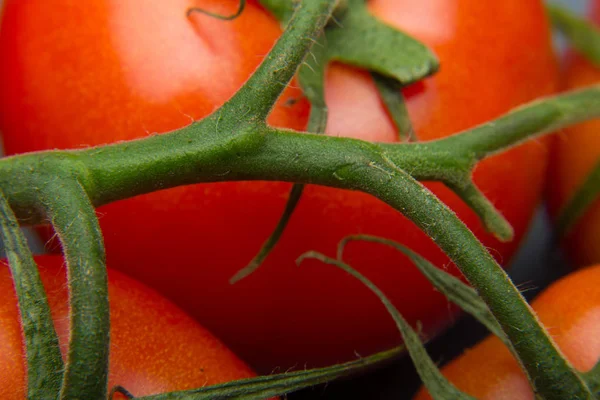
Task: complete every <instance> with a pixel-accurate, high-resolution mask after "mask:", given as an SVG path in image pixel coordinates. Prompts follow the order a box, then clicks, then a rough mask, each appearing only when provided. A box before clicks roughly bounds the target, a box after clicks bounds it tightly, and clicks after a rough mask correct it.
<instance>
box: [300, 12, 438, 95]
mask: <svg viewBox="0 0 600 400" xmlns="http://www.w3.org/2000/svg"><path fill="white" fill-rule="evenodd" d="M331 61H340V62H342V63H345V64H350V65H353V66H355V67H359V68H363V69H366V70H369V71H371V72H375V73H377V74H379V75H382V76H385V77H388V78H392V79H394V80H395V81H397V82H398V83H399V84H400V85H402V86H404V85H408V84H410V83H413V82H416V81H418V80H420V79H423V78H425V77H427V76H429V75H431V74H433V73H435V72H436V71H437V70H438V68H439V61H438V59H437V57H436V56H435V55H434V54H433V52H432V51H431V50H429V48H427V47H426V46H425V45H424V44H422V43H421V42H419V41H417V40H415V39H413V38H412V37H410V36H408V35H407V34H405V33H403V32H401V31H399V30H397V29H395V28H393V27H391V26H389V25H386V24H384V23H383V22H381V21H380V20H379V19H377V18H375V17H374V16H373V15H372V14H371V13H370V12H369V10H368V9H367V6H366V4H365V2H364V0H348V2H347V4H346V6H345V7H344V8H343V11H340V12H337V13H336V15H335V18H332V21H330V23H329V24H328V25H327V27H326V29H325V33H324V35H323V36H321V37H320V38H319V40H317V43H315V45H314V46H313V47H312V49H311V54H309V56H308V57H307V58H306V60H305V62H304V64H303V65H302V66H301V67H300V70H299V72H298V78H299V81H300V85H301V86H302V89H303V90H304V93H305V95H306V96H307V97H308V99H309V100H310V102H311V104H312V105H313V106H324V105H325V100H324V89H323V85H324V79H325V71H326V68H327V65H328V63H329V62H331Z"/></svg>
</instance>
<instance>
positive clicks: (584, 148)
mask: <svg viewBox="0 0 600 400" xmlns="http://www.w3.org/2000/svg"><path fill="white" fill-rule="evenodd" d="M593 4H594V6H595V7H594V8H593V11H592V19H593V21H594V22H595V23H597V24H600V1H596V2H595V3H593ZM564 80H565V81H564V85H565V88H567V89H574V88H577V87H583V86H588V85H591V84H594V83H598V82H599V81H600V69H598V68H597V67H594V66H593V65H592V64H591V63H590V62H589V61H587V60H586V59H585V58H584V57H583V56H581V55H578V54H575V53H572V54H569V56H568V60H567V66H566V69H565V73H564ZM599 129H600V120H593V121H588V122H585V123H582V124H579V125H576V126H573V127H569V128H568V129H565V130H564V131H563V132H561V133H560V134H558V135H557V138H556V141H555V142H554V148H553V151H552V152H551V154H552V162H551V163H550V166H551V167H550V170H549V171H550V178H549V183H550V185H549V201H548V203H549V206H550V210H551V212H552V213H553V214H555V215H558V213H559V212H560V210H561V207H563V206H564V205H565V204H566V203H567V201H569V200H570V199H571V196H573V195H574V194H575V193H576V191H577V190H578V188H579V186H580V185H581V184H582V183H583V182H584V181H585V179H586V177H587V176H588V175H589V173H590V172H591V171H592V170H593V168H594V166H595V164H596V163H597V162H598V160H599V159H600V143H599V142H598V130H599ZM599 241H600V201H598V200H596V201H595V202H594V203H593V204H592V206H591V207H590V208H588V210H587V211H586V212H585V214H584V215H583V216H581V218H580V219H579V221H578V222H577V223H576V224H575V225H574V226H573V228H572V229H571V231H570V232H569V233H568V234H567V236H566V237H565V245H566V247H567V250H568V252H569V255H570V256H571V258H572V259H573V261H574V262H575V263H576V264H577V265H589V264H592V263H597V262H600V249H598V246H597V244H598V243H599Z"/></svg>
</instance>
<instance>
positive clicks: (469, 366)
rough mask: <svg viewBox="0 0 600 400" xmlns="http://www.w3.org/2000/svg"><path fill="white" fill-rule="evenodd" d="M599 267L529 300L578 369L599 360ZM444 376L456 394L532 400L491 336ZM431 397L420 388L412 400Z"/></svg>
mask: <svg viewBox="0 0 600 400" xmlns="http://www.w3.org/2000/svg"><path fill="white" fill-rule="evenodd" d="M599 284H600V265H595V266H593V267H590V268H587V269H585V270H581V271H578V272H575V273H573V274H570V275H568V276H566V277H564V278H562V279H560V280H559V281H557V282H554V283H553V284H552V285H551V286H550V287H548V288H547V289H546V290H545V291H544V292H543V293H541V294H540V295H539V296H538V297H537V298H536V299H535V300H534V301H533V302H532V307H533V309H534V310H535V311H536V313H537V315H538V317H539V319H540V321H541V322H542V323H543V324H544V325H545V326H546V327H548V330H549V332H550V334H551V335H552V337H553V338H554V340H555V342H556V344H557V345H558V347H559V348H560V350H561V351H562V352H563V354H564V355H565V357H566V358H567V359H568V360H569V361H570V362H571V363H572V364H573V366H574V367H575V368H576V369H578V370H580V371H589V370H590V369H591V368H592V367H593V366H594V365H595V364H596V363H597V362H598V360H599V359H600V290H598V287H599V286H598V285H599ZM442 372H443V373H444V375H445V376H446V377H447V378H448V379H449V380H450V381H451V382H452V383H454V384H455V385H456V386H457V387H458V388H459V389H460V390H462V391H464V392H466V393H468V394H470V395H471V396H474V397H475V398H477V399H485V400H529V399H531V400H533V398H534V397H533V391H532V390H531V387H530V385H529V382H528V381H527V378H526V377H525V374H524V373H523V372H522V370H521V369H520V367H519V365H518V363H517V361H516V360H515V359H514V358H513V356H512V354H511V353H510V352H509V350H508V349H507V348H506V346H504V344H503V343H502V342H501V341H500V340H499V339H498V338H497V337H496V336H490V337H488V338H486V339H485V340H483V341H482V342H481V343H479V344H477V345H476V346H474V347H473V348H471V349H470V350H467V351H466V352H465V353H464V354H463V355H462V356H460V357H458V358H457V359H455V360H453V361H451V362H450V363H449V364H448V365H446V366H445V367H444V368H443V369H442ZM430 398H431V397H430V396H429V395H428V394H426V393H425V390H424V389H421V391H420V392H419V393H418V394H417V396H416V397H415V400H425V399H430Z"/></svg>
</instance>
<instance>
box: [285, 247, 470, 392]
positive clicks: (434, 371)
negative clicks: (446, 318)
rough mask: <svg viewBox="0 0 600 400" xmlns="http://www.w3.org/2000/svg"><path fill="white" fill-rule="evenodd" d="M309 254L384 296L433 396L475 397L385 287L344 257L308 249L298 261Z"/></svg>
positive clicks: (382, 297) (377, 294)
mask: <svg viewBox="0 0 600 400" xmlns="http://www.w3.org/2000/svg"><path fill="white" fill-rule="evenodd" d="M307 258H314V259H316V260H319V261H321V262H323V263H325V264H328V265H333V266H335V267H338V268H340V269H342V270H344V271H346V272H347V273H348V274H350V275H352V276H353V277H354V278H356V279H357V280H359V281H360V282H361V283H362V284H363V285H365V286H366V287H367V288H369V290H371V291H372V292H373V293H374V294H375V295H376V296H377V297H378V298H379V300H381V302H382V303H383V305H384V306H385V308H386V309H387V311H388V312H389V314H390V315H391V316H392V318H393V319H394V322H395V323H396V327H397V328H398V331H400V333H401V335H402V339H403V340H404V345H405V346H406V349H407V350H408V354H409V355H410V357H411V358H412V360H413V363H414V365H415V368H416V370H417V373H418V374H419V376H420V377H421V380H422V381H423V383H424V385H425V387H427V390H428V391H429V393H430V395H431V397H432V398H433V399H434V400H447V399H455V400H463V399H464V400H466V399H473V397H471V396H469V395H468V394H465V393H463V392H461V391H460V390H458V389H457V388H456V387H455V386H454V385H453V384H452V383H451V382H450V381H448V379H446V377H445V376H444V375H442V373H441V371H440V370H439V368H438V367H437V366H436V365H435V363H434V362H433V360H432V359H431V357H429V355H428V354H427V350H425V346H424V345H423V342H421V339H420V338H419V335H418V334H417V332H415V330H414V329H413V328H412V327H411V326H410V324H409V323H408V322H407V321H406V320H405V319H404V317H402V315H401V314H400V312H398V310H397V309H396V307H394V305H393V304H392V303H391V302H390V301H389V299H388V298H387V297H386V296H385V294H383V292H382V291H381V290H379V288H378V287H377V286H375V284H373V282H371V281H370V280H368V279H367V278H366V277H364V276H363V275H362V274H360V273H359V272H358V271H356V270H355V269H353V268H352V267H350V266H349V265H348V264H345V263H343V262H342V261H340V260H335V259H333V258H329V257H327V256H325V255H323V254H321V253H318V252H315V251H309V252H307V253H304V254H303V255H302V256H300V257H299V258H298V260H297V261H296V263H297V264H300V263H302V261H303V260H305V259H307Z"/></svg>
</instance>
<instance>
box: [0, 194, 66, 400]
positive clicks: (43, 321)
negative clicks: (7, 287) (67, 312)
mask: <svg viewBox="0 0 600 400" xmlns="http://www.w3.org/2000/svg"><path fill="white" fill-rule="evenodd" d="M0 238H1V239H2V241H3V242H4V246H5V251H6V256H7V258H8V262H9V267H10V272H11V274H12V277H13V282H14V286H15V291H16V292H17V297H18V301H19V310H20V314H21V325H22V328H23V336H24V338H25V352H26V357H27V398H29V399H56V398H58V395H59V393H60V387H61V381H62V375H63V368H64V365H63V361H62V357H61V354H60V347H59V343H58V336H57V335H56V331H55V330H54V323H53V322H52V316H51V314H50V306H49V305H48V299H47V298H46V292H45V289H44V285H43V284H42V280H41V279H40V275H39V272H38V269H37V265H36V264H35V261H34V260H33V255H32V254H31V251H30V250H29V247H28V246H27V241H26V239H25V236H24V235H23V233H22V232H21V230H20V229H19V223H18V222H17V219H16V217H15V215H14V213H13V212H12V210H11V208H10V205H9V204H8V201H7V200H6V198H5V197H4V194H3V193H2V191H0Z"/></svg>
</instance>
